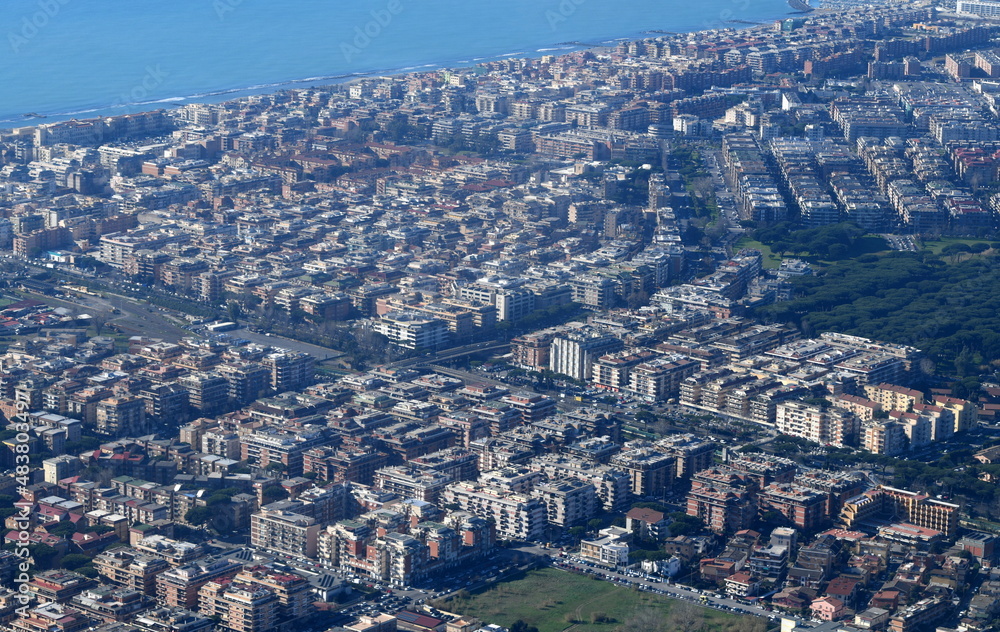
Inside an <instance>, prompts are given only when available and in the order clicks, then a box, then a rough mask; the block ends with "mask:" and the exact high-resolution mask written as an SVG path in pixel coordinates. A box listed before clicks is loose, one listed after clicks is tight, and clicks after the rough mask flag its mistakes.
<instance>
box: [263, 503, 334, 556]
mask: <svg viewBox="0 0 1000 632" xmlns="http://www.w3.org/2000/svg"><path fill="white" fill-rule="evenodd" d="M319 529H320V525H319V524H318V523H317V522H316V519H315V518H312V517H310V516H306V515H303V514H299V513H295V512H292V511H286V510H284V509H268V508H267V507H264V508H262V509H261V510H260V511H259V512H257V513H255V514H253V515H251V516H250V543H251V544H252V545H253V546H256V547H260V548H263V549H268V550H271V551H279V552H282V553H288V554H289V555H295V556H299V557H316V538H317V536H318V535H319Z"/></svg>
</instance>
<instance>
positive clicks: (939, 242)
mask: <svg viewBox="0 0 1000 632" xmlns="http://www.w3.org/2000/svg"><path fill="white" fill-rule="evenodd" d="M989 243H991V242H990V240H989V239H963V238H960V237H942V238H940V239H925V240H923V243H922V245H923V248H924V250H930V251H931V252H933V253H934V254H936V255H939V254H941V249H942V248H944V247H945V246H947V245H949V244H965V245H966V246H971V245H972V244H989Z"/></svg>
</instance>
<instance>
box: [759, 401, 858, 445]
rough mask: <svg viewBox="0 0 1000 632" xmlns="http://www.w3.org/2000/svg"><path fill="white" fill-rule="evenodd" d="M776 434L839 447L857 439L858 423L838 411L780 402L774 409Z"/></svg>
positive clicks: (855, 418)
mask: <svg viewBox="0 0 1000 632" xmlns="http://www.w3.org/2000/svg"><path fill="white" fill-rule="evenodd" d="M775 426H776V428H777V430H778V432H780V433H782V434H787V435H790V436H793V437H801V438H803V439H808V440H809V441H813V442H815V443H819V444H821V445H834V446H838V447H839V446H843V445H845V444H846V443H847V442H848V441H849V440H850V438H851V437H854V436H857V434H858V431H859V430H860V429H861V423H860V421H859V420H858V418H857V417H855V416H854V415H852V414H850V413H848V412H846V411H844V410H841V409H839V408H825V409H824V408H821V407H819V406H812V405H810V404H806V403H805V402H800V401H788V402H781V403H779V404H778V406H777V408H776V416H775Z"/></svg>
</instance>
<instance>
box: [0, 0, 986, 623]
mask: <svg viewBox="0 0 1000 632" xmlns="http://www.w3.org/2000/svg"><path fill="white" fill-rule="evenodd" d="M850 4H851V3H849V2H841V3H839V4H838V5H837V6H835V7H833V8H828V9H824V10H818V11H813V12H810V13H803V14H797V15H793V16H792V17H788V18H787V19H782V20H778V21H776V22H774V23H769V24H760V25H756V26H753V27H752V28H740V29H736V28H730V27H726V25H724V24H720V28H718V29H715V30H709V31H704V32H700V33H693V34H684V35H678V34H670V33H663V32H660V33H650V39H646V40H642V41H628V42H623V43H621V44H620V45H618V46H616V47H612V48H604V49H593V50H584V51H578V52H571V53H568V54H564V55H559V56H554V55H549V56H545V57H541V58H539V59H520V58H506V59H504V60H503V61H492V62H487V63H483V64H480V65H478V66H475V67H469V68H460V69H451V70H435V71H428V72H420V73H415V74H410V75H405V76H394V77H378V78H376V77H371V78H363V79H359V80H357V81H354V82H352V83H350V84H345V85H340V86H332V87H323V88H309V89H296V90H288V91H284V92H280V93H277V94H270V95H260V96H251V97H246V98H241V99H237V100H234V101H230V102H226V103H220V104H197V105H185V106H182V107H177V108H175V109H172V110H159V111H152V112H146V113H141V114H129V115H122V116H113V117H108V118H97V119H88V120H73V121H69V122H55V123H48V122H44V121H41V122H40V121H34V122H33V126H32V127H24V128H19V129H13V130H6V131H4V132H2V133H0V248H3V249H5V250H4V253H3V256H2V258H0V284H2V286H3V288H2V293H3V297H4V299H3V301H2V302H0V305H2V307H0V343H2V345H3V346H2V349H3V355H2V356H0V413H2V414H3V416H4V418H5V429H4V430H3V444H4V447H3V449H0V468H3V469H4V470H5V471H6V474H7V476H5V477H4V478H3V479H2V480H0V495H2V496H3V497H4V498H5V499H7V502H6V503H5V504H4V507H3V511H4V512H5V513H4V515H3V517H4V519H5V529H4V531H3V534H4V546H3V549H2V550H0V626H2V627H3V629H4V630H6V631H9V632H82V631H84V630H88V631H91V630H92V631H94V632H132V631H141V632H212V631H213V630H215V629H218V630H219V631H220V632H225V631H231V632H285V631H288V630H303V631H308V632H323V631H336V630H350V631H352V632H394V631H395V630H397V629H398V630H408V631H420V632H423V631H430V630H434V631H437V632H444V631H447V632H477V631H488V632H506V631H507V630H508V629H509V630H516V632H524V631H525V630H529V629H530V627H528V626H527V625H526V623H525V622H524V621H518V622H512V621H509V620H507V618H505V615H504V614H503V613H502V612H501V614H499V615H497V617H496V620H489V619H488V618H484V617H481V616H474V614H471V613H470V612H471V611H470V610H469V607H470V606H469V604H472V603H474V602H475V600H476V598H477V595H483V594H491V591H496V590H497V587H498V586H503V585H504V584H505V583H507V582H517V581H521V580H522V578H524V577H526V576H530V575H531V574H532V573H538V572H555V573H565V574H566V575H565V577H567V578H568V577H571V574H575V575H581V574H582V575H591V576H593V577H594V578H595V579H597V580H602V581H610V582H614V583H616V584H619V585H622V586H625V587H620V588H617V589H616V590H621V591H628V590H630V588H631V589H635V590H636V591H639V592H640V593H645V594H647V595H649V596H650V598H656V599H662V600H663V601H665V602H666V601H667V598H668V597H669V598H670V601H671V603H674V604H682V605H684V604H683V603H682V602H684V601H687V602H691V603H690V604H688V605H687V607H691V608H694V609H696V610H698V611H701V609H702V608H712V609H714V610H715V611H716V612H715V613H714V614H713V616H718V617H725V616H729V617H732V615H731V614H729V615H727V614H725V613H732V612H735V613H737V614H739V615H753V616H752V617H748V616H744V617H743V618H742V623H741V625H744V627H739V628H731V629H733V630H756V631H760V632H763V631H764V630H766V629H770V628H774V627H776V626H777V625H779V624H780V625H783V626H784V627H783V628H782V629H783V630H791V629H809V628H812V629H820V630H824V631H827V630H828V631H831V632H833V631H849V632H854V631H859V630H889V631H890V632H911V631H913V630H931V629H935V627H936V629H937V630H962V631H970V632H978V631H985V630H990V629H997V624H998V621H1000V570H998V569H997V568H996V563H997V559H998V558H997V553H998V551H997V550H996V544H997V533H1000V523H998V522H995V521H994V519H998V520H1000V511H998V507H1000V505H998V504H997V503H996V502H994V501H993V500H992V498H993V497H992V496H989V494H991V493H992V492H991V489H992V487H991V486H995V484H996V481H997V480H1000V469H997V470H994V469H991V466H992V464H993V463H994V462H997V461H1000V447H996V446H997V445H998V444H1000V440H997V439H998V438H997V435H996V433H997V431H998V430H1000V427H998V426H997V425H996V423H995V420H994V417H995V416H996V414H997V411H998V410H1000V384H993V383H990V382H989V380H982V381H981V383H977V385H976V388H975V389H973V391H974V392H973V391H970V390H969V389H968V388H964V387H963V388H960V387H959V386H956V384H958V383H956V382H955V381H954V379H952V378H953V377H954V376H953V375H952V367H950V366H942V365H941V364H935V363H934V362H932V361H931V360H930V357H929V355H928V353H927V351H926V350H924V349H921V348H920V346H919V345H917V344H912V342H913V340H899V339H897V338H894V337H892V336H886V337H884V338H883V337H880V336H877V335H876V336H872V337H865V336H859V335H856V334H854V333H850V332H847V331H830V330H826V331H813V330H810V328H808V327H804V326H798V325H797V324H796V323H790V322H784V321H776V320H775V319H771V318H765V317H762V316H761V314H764V313H767V312H766V311H762V310H765V309H766V308H768V307H769V306H774V305H780V303H781V302H783V301H787V300H789V299H792V298H794V297H795V296H796V295H797V292H798V288H800V287H802V286H801V284H802V283H803V281H804V280H805V281H810V280H813V279H819V278H820V277H822V275H823V274H824V270H825V269H826V268H827V266H828V265H831V263H830V262H831V261H834V260H842V259H844V258H845V257H850V256H854V255H852V254H850V252H849V251H850V249H851V248H853V247H855V246H856V245H857V244H859V243H861V242H862V241H863V240H864V239H866V238H864V237H862V235H868V236H871V237H872V238H874V239H875V241H876V242H878V243H879V244H881V246H880V248H881V249H882V250H884V251H885V253H887V254H884V255H878V256H893V255H894V254H895V255H897V256H900V257H904V256H910V255H912V256H916V254H917V253H916V251H918V250H919V249H920V248H921V247H922V244H925V243H929V242H931V241H933V240H935V239H936V240H941V239H942V238H944V239H951V240H952V242H950V243H952V244H953V246H954V244H963V243H965V242H964V241H962V239H965V240H966V241H968V240H977V239H979V240H985V242H986V243H984V244H983V247H982V248H978V249H977V248H974V247H968V246H960V247H951V250H950V251H949V250H946V251H945V252H948V253H950V255H951V257H952V258H953V259H954V260H956V261H958V260H963V259H964V260H967V259H969V258H973V257H977V256H984V257H988V256H990V253H992V252H994V251H995V250H997V249H998V248H1000V244H996V243H994V244H992V245H990V244H989V243H988V242H989V241H990V239H996V237H991V236H992V235H994V234H995V231H996V230H997V228H998V222H997V213H998V212H1000V193H994V192H995V191H998V190H1000V189H998V188H997V184H998V181H1000V124H998V123H997V118H998V115H1000V104H998V95H1000V56H998V55H997V53H995V52H994V51H993V48H992V47H993V46H994V44H995V43H996V41H997V38H1000V27H998V26H997V25H995V24H994V23H993V22H991V21H990V20H991V19H993V18H1000V3H997V2H992V1H989V0H959V1H958V3H957V5H954V4H952V5H951V6H941V7H934V6H926V5H916V4H912V3H894V4H886V5H883V6H878V7H872V6H850ZM782 226H783V227H785V228H784V229H782V230H784V231H785V232H784V234H785V235H793V236H792V237H784V238H783V239H784V243H782V242H781V240H780V239H778V240H771V242H769V243H767V245H766V246H765V242H767V238H766V232H767V230H768V229H769V228H773V227H782ZM789 231H801V232H789ZM806 234H808V235H814V236H815V235H833V237H832V239H834V241H836V243H832V244H830V243H827V244H826V245H825V246H823V247H824V248H825V251H824V252H820V253H818V254H817V251H816V249H815V248H814V247H813V246H809V247H806V246H803V245H802V244H800V243H795V239H797V237H794V235H806ZM843 235H848V237H847V238H846V239H841V237H842V236H843ZM838 236H840V237H838ZM838 239H839V240H840V241H837V240H838ZM748 242H750V243H748ZM892 251H899V252H896V253H893V252H892ZM984 253H985V254H984ZM789 255H791V256H789ZM796 255H797V256H796ZM857 256H859V257H864V256H868V257H871V258H872V259H873V260H874V259H876V258H877V256H876V255H874V254H870V253H869V254H866V255H857ZM939 263H941V265H942V266H943V265H946V263H947V262H939ZM887 282H890V280H888V279H887ZM913 291H914V295H916V293H917V292H918V291H924V289H922V288H915V289H914V290H913ZM970 291H971V290H970ZM926 326H927V327H928V328H930V329H928V331H930V332H931V333H928V334H925V335H926V336H931V337H932V336H933V335H934V330H933V326H934V323H932V322H931V323H926ZM975 351H976V349H972V350H971V351H970V353H971V352H975ZM955 364H956V366H958V365H959V364H960V363H959V362H958V361H956V363H955ZM963 375H964V374H963ZM963 384H964V383H963ZM949 455H951V458H953V459H954V460H953V461H946V459H948V458H949ZM928 463H937V464H939V465H940V464H942V463H948V464H949V465H947V467H946V468H945V469H944V470H942V471H944V472H945V474H936V475H935V476H934V477H932V479H931V480H930V481H927V480H924V479H923V478H920V476H922V475H921V474H920V472H922V471H923V470H919V469H914V468H919V467H929V466H928V465H927V464H928ZM908 468H909V469H908ZM977 468H978V469H977ZM935 471H937V470H935ZM949 472H950V473H949ZM973 474H974V475H973ZM946 475H947V476H946ZM949 476H951V477H953V478H948V477H949ZM962 476H964V477H965V478H960V477H962ZM946 479H947V480H946ZM918 481H919V482H918ZM949 481H951V482H949ZM961 481H971V484H969V483H967V482H961ZM979 483H982V484H983V486H985V490H986V491H983V489H984V487H976V485H978V484H979ZM932 487H933V489H932ZM977 494H978V495H979V497H980V498H985V500H982V501H980V500H977V499H976V495H977ZM984 494H986V496H983V495H984ZM991 503H993V504H991ZM628 587H630V588H628ZM498 594H500V593H498ZM623 594H624V593H623ZM675 607H680V606H675ZM718 611H721V614H720V613H719V612H718ZM732 620H735V618H732ZM712 621H715V622H716V623H718V621H723V624H720V625H725V623H724V622H725V621H730V619H712ZM529 623H530V622H529ZM590 623H593V624H595V625H596V624H598V623H604V622H602V621H600V620H599V618H598V617H595V618H594V620H593V621H591V622H590ZM619 623H623V624H625V625H626V628H622V629H629V630H631V629H643V628H641V627H636V626H635V625H633V626H632V627H630V628H629V627H627V625H628V624H627V622H622V621H620V622H619ZM571 625H577V626H578V627H583V628H587V626H588V623H587V622H572V621H571V620H570V619H567V624H566V626H567V627H569V626H571ZM705 625H708V624H707V623H706V624H705ZM713 625H715V624H713ZM731 625H735V624H731ZM793 626H794V628H793ZM594 629H598V628H594ZM599 629H601V630H611V629H613V628H612V627H603V628H599ZM644 629H651V628H644ZM677 629H681V628H677ZM684 629H685V630H688V631H691V632H693V630H694V629H695V628H684ZM705 629H709V628H705ZM712 629H730V628H712ZM543 632H544V631H543Z"/></svg>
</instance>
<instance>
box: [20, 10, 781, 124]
mask: <svg viewBox="0 0 1000 632" xmlns="http://www.w3.org/2000/svg"><path fill="white" fill-rule="evenodd" d="M794 15H798V13H797V12H795V11H794V10H792V9H791V7H788V11H787V12H786V13H783V14H781V15H780V16H775V17H772V18H770V19H769V20H766V21H764V20H757V21H754V22H750V21H739V20H735V21H729V22H727V23H724V24H720V25H719V26H718V27H717V28H712V29H696V30H687V31H683V30H682V31H660V30H644V31H640V32H634V33H632V34H630V35H628V36H623V37H614V38H610V39H605V40H602V41H600V42H596V43H586V42H559V43H552V44H547V45H546V46H542V47H540V48H536V49H535V50H534V51H515V52H508V53H501V54H496V55H488V56H483V57H473V58H471V59H461V60H446V61H442V62H437V63H427V64H422V65H419V66H403V67H398V68H390V69H373V70H368V71H358V72H352V73H346V74H334V75H320V76H313V77H306V78H302V79H289V80H284V81H276V82H270V83H266V84H256V85H250V86H245V87H234V88H219V89H217V90H210V91H207V92H198V93H195V94H192V95H189V96H175V97H167V98H162V99H155V100H151V101H144V102H137V103H130V104H125V105H118V106H115V105H107V106H95V107H92V108H85V109H79V110H72V111H68V112H58V111H57V112H47V111H44V110H34V111H32V112H31V114H32V116H25V118H24V119H23V120H17V119H0V133H10V132H12V131H14V130H22V131H23V130H26V129H29V128H30V129H34V128H36V127H38V126H39V125H44V124H47V123H60V122H66V121H72V120H87V119H94V118H109V117H115V116H123V115H127V114H138V113H142V112H150V111H155V110H160V109H170V108H172V107H181V106H184V105H188V104H192V103H209V104H217V103H227V102H229V101H233V100H237V99H241V98H244V97H249V96H255V95H261V94H276V93H279V92H282V91H284V90H292V89H305V88H317V89H322V88H328V87H333V86H347V85H351V84H353V83H355V82H357V81H361V80H364V79H367V78H371V77H402V76H407V75H411V74H416V73H420V72H434V71H440V70H449V69H459V68H474V67H476V66H478V65H480V64H483V63H488V62H495V61H500V60H503V59H508V58H528V59H538V58H541V57H544V56H546V55H556V56H560V55H567V54H570V53H574V52H581V51H591V52H595V53H598V54H600V53H602V52H606V51H608V50H609V49H611V48H613V47H614V46H616V45H617V44H618V43H619V42H622V41H636V40H652V39H671V38H674V37H682V36H688V35H691V34H694V33H702V32H709V31H717V30H725V29H732V30H734V31H749V30H755V29H760V28H767V27H769V26H770V25H771V24H772V23H773V22H774V21H775V20H779V19H782V18H785V17H789V16H794Z"/></svg>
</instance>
